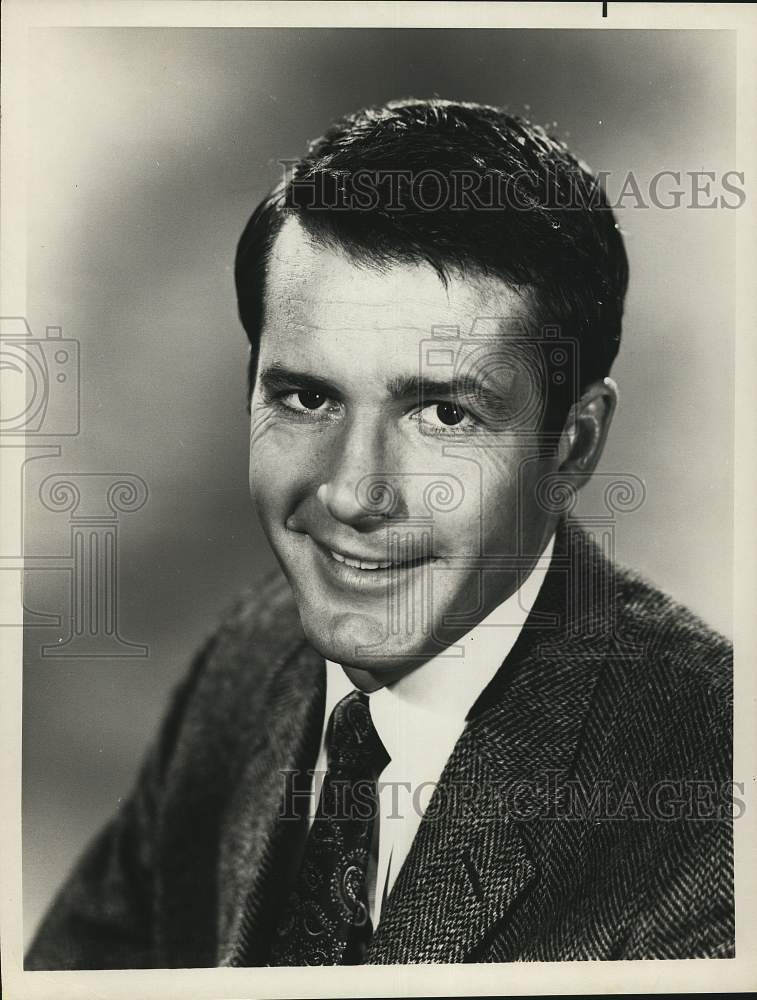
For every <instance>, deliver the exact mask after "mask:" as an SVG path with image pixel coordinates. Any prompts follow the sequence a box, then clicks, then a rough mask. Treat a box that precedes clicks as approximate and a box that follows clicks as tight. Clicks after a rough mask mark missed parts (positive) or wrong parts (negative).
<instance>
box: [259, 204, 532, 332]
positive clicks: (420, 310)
mask: <svg viewBox="0 0 757 1000" xmlns="http://www.w3.org/2000/svg"><path fill="white" fill-rule="evenodd" d="M528 315H529V305H528V298H527V296H526V295H525V294H524V293H523V292H520V291H516V290H515V289H513V288H511V287H509V286H508V285H506V284H505V283H504V282H502V281H500V280H498V279H496V278H490V277H480V276H478V277H476V276H467V277H465V276H462V275H454V274H453V275H452V276H451V277H450V278H449V280H448V282H447V285H446V287H445V285H444V283H443V282H442V280H441V278H440V277H439V275H438V274H437V272H436V271H435V270H434V269H433V268H432V267H431V266H430V265H429V264H425V263H423V264H413V263H400V264H391V265H386V266H381V267H379V266H372V265H369V264H365V263H363V262H359V261H356V260H354V259H352V258H351V257H350V256H349V254H348V253H347V252H345V251H342V250H340V249H332V248H330V247H324V246H320V245H318V244H317V243H315V242H314V241H313V240H312V239H311V237H310V236H309V235H308V233H307V232H306V231H305V230H304V229H303V227H302V226H301V225H300V223H299V222H298V221H297V220H296V219H288V220H287V221H286V222H285V224H284V226H283V227H282V230H281V231H280V233H279V234H278V236H277V238H276V240H275V242H274V245H273V248H272V251H271V258H270V261H269V267H268V276H267V286H266V297H265V315H264V330H263V343H261V348H264V347H265V340H266V338H267V337H271V336H273V338H274V339H280V338H281V337H283V336H287V337H289V338H292V337H295V338H296V340H297V342H298V343H299V344H300V346H301V347H303V348H304V347H305V343H306V339H307V334H310V335H311V336H312V337H314V338H317V339H318V335H319V334H323V333H331V334H333V335H335V336H337V338H338V340H340V341H344V340H345V339H349V336H350V334H353V335H354V336H356V337H361V335H365V334H368V333H371V334H372V335H373V339H374V341H375V340H378V341H380V342H381V341H383V342H384V346H386V341H387V340H389V341H391V344H392V349H393V351H394V350H400V349H401V347H402V345H403V344H404V345H406V346H407V347H410V346H411V345H412V346H413V347H414V346H416V345H417V341H418V338H423V337H429V336H431V335H432V331H433V330H434V328H439V327H445V328H447V330H448V333H449V335H450V336H455V333H456V332H457V335H459V336H460V337H461V338H463V339H465V338H467V337H468V336H469V335H470V333H471V331H472V330H474V328H477V330H478V335H479V336H480V335H481V331H482V330H484V329H485V330H486V331H488V332H489V334H491V332H492V331H493V330H495V329H496V330H497V333H498V336H499V337H501V336H503V335H504V336H507V335H508V334H510V333H513V334H517V336H519V337H522V336H523V334H524V329H525V322H526V321H527V319H528ZM362 342H363V344H364V347H365V348H366V349H368V346H369V345H368V341H367V340H366V339H365V338H363V341H362Z"/></svg>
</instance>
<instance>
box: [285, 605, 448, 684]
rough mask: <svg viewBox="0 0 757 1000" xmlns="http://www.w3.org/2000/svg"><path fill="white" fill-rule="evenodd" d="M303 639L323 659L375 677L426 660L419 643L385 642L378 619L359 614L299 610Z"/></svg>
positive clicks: (426, 652)
mask: <svg viewBox="0 0 757 1000" xmlns="http://www.w3.org/2000/svg"><path fill="white" fill-rule="evenodd" d="M300 617H301V619H302V626H303V630H304V632H305V637H306V638H307V640H308V642H309V643H310V645H311V646H313V648H314V649H315V650H317V652H319V653H320V654H321V656H323V657H324V658H325V659H327V660H332V661H333V662H334V663H339V664H341V665H342V666H344V667H351V668H353V669H355V670H364V671H367V672H369V673H371V674H374V675H375V676H377V677H378V676H386V675H394V674H396V673H397V672H398V671H401V672H404V671H407V670H409V669H412V668H413V667H417V666H419V665H420V664H421V663H423V662H425V661H426V660H428V659H430V657H431V656H432V655H433V652H431V651H428V650H426V651H424V649H423V643H413V642H412V640H411V641H410V642H408V639H407V637H406V638H405V641H404V642H403V643H402V644H399V643H397V642H396V641H395V642H391V641H388V640H387V637H386V628H385V624H384V622H383V621H382V620H380V619H379V618H377V617H374V616H372V615H367V614H364V613H360V612H346V611H340V612H338V613H336V614H334V613H331V614H329V612H327V611H325V610H324V609H323V608H320V609H318V611H315V610H313V611H312V612H308V609H303V610H301V611H300Z"/></svg>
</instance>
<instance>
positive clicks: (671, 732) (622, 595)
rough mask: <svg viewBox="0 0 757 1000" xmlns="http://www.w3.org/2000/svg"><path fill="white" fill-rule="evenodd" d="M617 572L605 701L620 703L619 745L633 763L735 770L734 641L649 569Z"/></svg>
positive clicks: (616, 711)
mask: <svg viewBox="0 0 757 1000" xmlns="http://www.w3.org/2000/svg"><path fill="white" fill-rule="evenodd" d="M613 576H614V583H613V587H614V599H613V603H612V607H613V608H614V612H615V613H614V616H613V618H614V620H613V622H612V643H611V655H610V657H609V659H608V662H607V664H606V666H605V669H604V670H603V672H602V674H601V676H600V679H599V684H598V690H597V701H598V703H600V704H601V703H602V701H603V700H604V701H605V703H606V705H612V714H613V716H614V722H613V726H612V730H613V732H614V735H615V737H617V740H618V742H617V746H618V747H623V748H624V750H623V753H624V755H625V760H626V761H627V762H628V764H629V765H631V766H633V764H632V762H633V760H634V759H636V761H637V764H640V763H641V761H642V760H643V761H646V762H647V763H648V764H649V765H650V766H651V767H652V768H655V767H657V768H663V769H664V770H665V771H666V773H668V772H670V770H671V768H672V769H673V770H674V771H676V772H677V773H680V774H681V775H685V776H695V775H700V774H701V775H704V774H713V773H716V774H718V775H720V776H722V777H724V778H725V777H727V776H728V774H729V770H730V758H731V743H732V732H733V696H732V683H733V653H732V645H731V643H730V642H729V640H728V639H726V638H725V636H723V635H721V634H720V633H718V632H717V631H716V630H715V629H713V628H711V627H710V626H708V625H707V624H706V623H705V622H704V621H702V619H701V618H700V617H699V616H698V615H696V614H695V613H694V612H692V611H691V610H690V609H688V608H686V607H684V606H683V605H682V604H680V603H679V602H678V601H676V600H674V599H673V598H672V597H670V596H669V595H667V594H665V593H663V592H662V591H661V590H659V589H658V588H657V587H655V586H654V585H653V584H652V583H650V582H649V581H648V580H647V579H645V578H644V577H643V576H642V575H641V574H639V573H637V572H635V571H633V570H629V569H627V568H625V567H620V566H614V568H613ZM640 734H644V738H643V739H642V738H641V736H640Z"/></svg>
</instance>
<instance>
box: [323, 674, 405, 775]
mask: <svg viewBox="0 0 757 1000" xmlns="http://www.w3.org/2000/svg"><path fill="white" fill-rule="evenodd" d="M327 753H328V767H329V770H332V769H334V768H339V769H349V770H350V771H352V772H355V773H358V772H359V774H360V776H361V777H365V778H369V777H371V778H374V777H376V776H378V775H379V774H380V773H381V772H382V771H383V770H384V768H385V767H386V765H387V764H388V763H389V760H390V758H389V754H388V753H387V752H386V749H385V747H384V744H383V743H382V742H381V737H380V736H379V734H378V733H377V732H376V727H375V726H374V725H373V719H372V718H371V709H370V705H369V703H368V695H367V694H365V693H364V692H363V691H351V692H350V694H348V695H347V696H346V697H345V698H342V700H341V701H340V702H338V703H337V704H336V705H335V706H334V710H333V712H332V713H331V718H330V720H329V726H328V735H327Z"/></svg>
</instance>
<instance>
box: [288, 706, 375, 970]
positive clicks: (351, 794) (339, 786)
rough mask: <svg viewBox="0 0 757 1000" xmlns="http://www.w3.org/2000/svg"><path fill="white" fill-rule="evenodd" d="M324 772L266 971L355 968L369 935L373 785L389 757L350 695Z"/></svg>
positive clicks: (330, 736)
mask: <svg viewBox="0 0 757 1000" xmlns="http://www.w3.org/2000/svg"><path fill="white" fill-rule="evenodd" d="M326 749H327V769H326V774H325V776H324V779H323V785H322V787H321V796H320V799H319V802H318V809H317V810H316V814H315V817H314V819H313V824H312V826H311V828H310V832H309V834H308V838H307V842H306V844H305V850H304V854H303V859H302V865H301V868H300V872H299V875H298V877H297V881H296V883H295V887H294V890H293V891H292V893H291V895H290V897H289V899H288V900H287V903H286V904H285V907H284V911H283V914H282V917H281V919H280V921H279V924H278V926H277V930H276V934H275V936H274V942H273V947H272V952H271V960H270V962H269V964H270V965H355V964H359V963H360V962H361V961H362V958H363V955H364V952H365V947H366V945H367V943H368V941H369V940H370V936H371V934H372V932H373V929H372V927H371V920H370V915H369V913H368V902H367V894H366V887H365V875H366V868H367V864H368V853H369V851H370V847H371V834H372V830H373V822H374V819H375V816H376V778H377V777H378V775H379V774H380V773H381V771H383V769H384V768H385V767H386V765H387V764H388V763H389V756H388V754H387V752H386V750H385V749H384V746H383V744H382V742H381V739H380V737H379V735H378V733H377V732H376V729H375V727H374V725H373V720H372V719H371V713H370V709H369V707H368V697H367V695H365V694H364V693H363V692H362V691H353V692H351V694H348V695H347V697H346V698H343V699H342V700H341V701H340V702H339V703H338V704H337V705H336V707H335V708H334V710H333V712H332V713H331V718H330V719H329V723H328V726H327V729H326Z"/></svg>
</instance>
